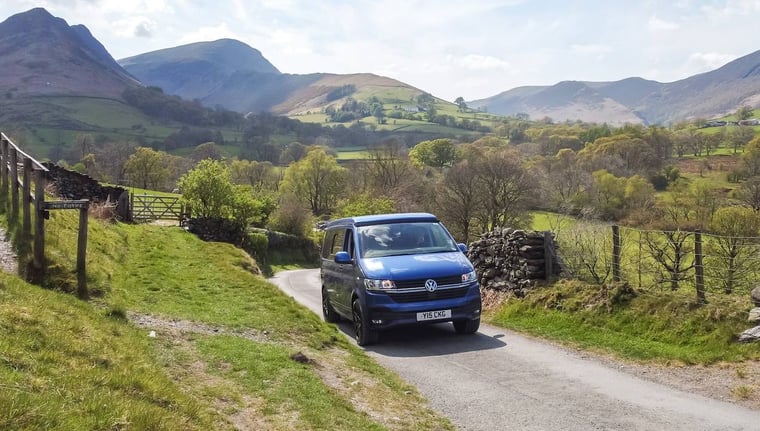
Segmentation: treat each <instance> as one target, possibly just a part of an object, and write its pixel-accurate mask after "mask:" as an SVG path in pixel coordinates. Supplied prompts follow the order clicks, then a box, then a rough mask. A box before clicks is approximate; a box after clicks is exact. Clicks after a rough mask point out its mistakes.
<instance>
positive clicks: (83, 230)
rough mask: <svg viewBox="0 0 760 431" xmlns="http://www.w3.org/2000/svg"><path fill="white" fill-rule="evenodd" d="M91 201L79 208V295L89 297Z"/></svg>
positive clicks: (82, 297)
mask: <svg viewBox="0 0 760 431" xmlns="http://www.w3.org/2000/svg"><path fill="white" fill-rule="evenodd" d="M88 208H89V203H88V204H86V205H85V207H84V208H81V209H80V210H79V237H78V243H77V295H78V296H79V297H80V298H81V299H87V297H88V296H89V294H88V293H87V267H86V263H85V261H86V258H87V209H88Z"/></svg>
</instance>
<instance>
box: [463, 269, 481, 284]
mask: <svg viewBox="0 0 760 431" xmlns="http://www.w3.org/2000/svg"><path fill="white" fill-rule="evenodd" d="M474 281H478V275H477V274H475V271H470V272H468V273H467V274H462V283H472V282H474Z"/></svg>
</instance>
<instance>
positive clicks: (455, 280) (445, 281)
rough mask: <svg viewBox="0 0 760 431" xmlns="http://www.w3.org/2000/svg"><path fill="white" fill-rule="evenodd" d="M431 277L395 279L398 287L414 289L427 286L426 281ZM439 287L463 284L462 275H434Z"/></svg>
mask: <svg viewBox="0 0 760 431" xmlns="http://www.w3.org/2000/svg"><path fill="white" fill-rule="evenodd" d="M428 280H430V279H429V278H418V279H416V280H399V281H395V283H396V289H413V288H415V287H423V288H424V287H425V282H426V281H428ZM433 280H435V282H436V284H437V285H438V287H444V286H449V285H452V284H462V275H461V274H460V275H450V276H447V277H433Z"/></svg>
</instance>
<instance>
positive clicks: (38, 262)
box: [32, 170, 45, 281]
mask: <svg viewBox="0 0 760 431" xmlns="http://www.w3.org/2000/svg"><path fill="white" fill-rule="evenodd" d="M34 209H35V211H34V258H33V261H32V263H33V264H34V269H35V270H37V271H38V272H39V273H38V274H37V276H38V278H39V280H40V281H42V280H44V277H45V172H44V171H42V170H35V171H34Z"/></svg>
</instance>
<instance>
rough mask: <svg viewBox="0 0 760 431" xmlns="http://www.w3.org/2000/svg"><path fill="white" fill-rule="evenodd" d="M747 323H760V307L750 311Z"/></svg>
mask: <svg viewBox="0 0 760 431" xmlns="http://www.w3.org/2000/svg"><path fill="white" fill-rule="evenodd" d="M747 321H748V322H750V323H755V322H760V307H755V308H753V309H751V310H749V317H748V318H747Z"/></svg>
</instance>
